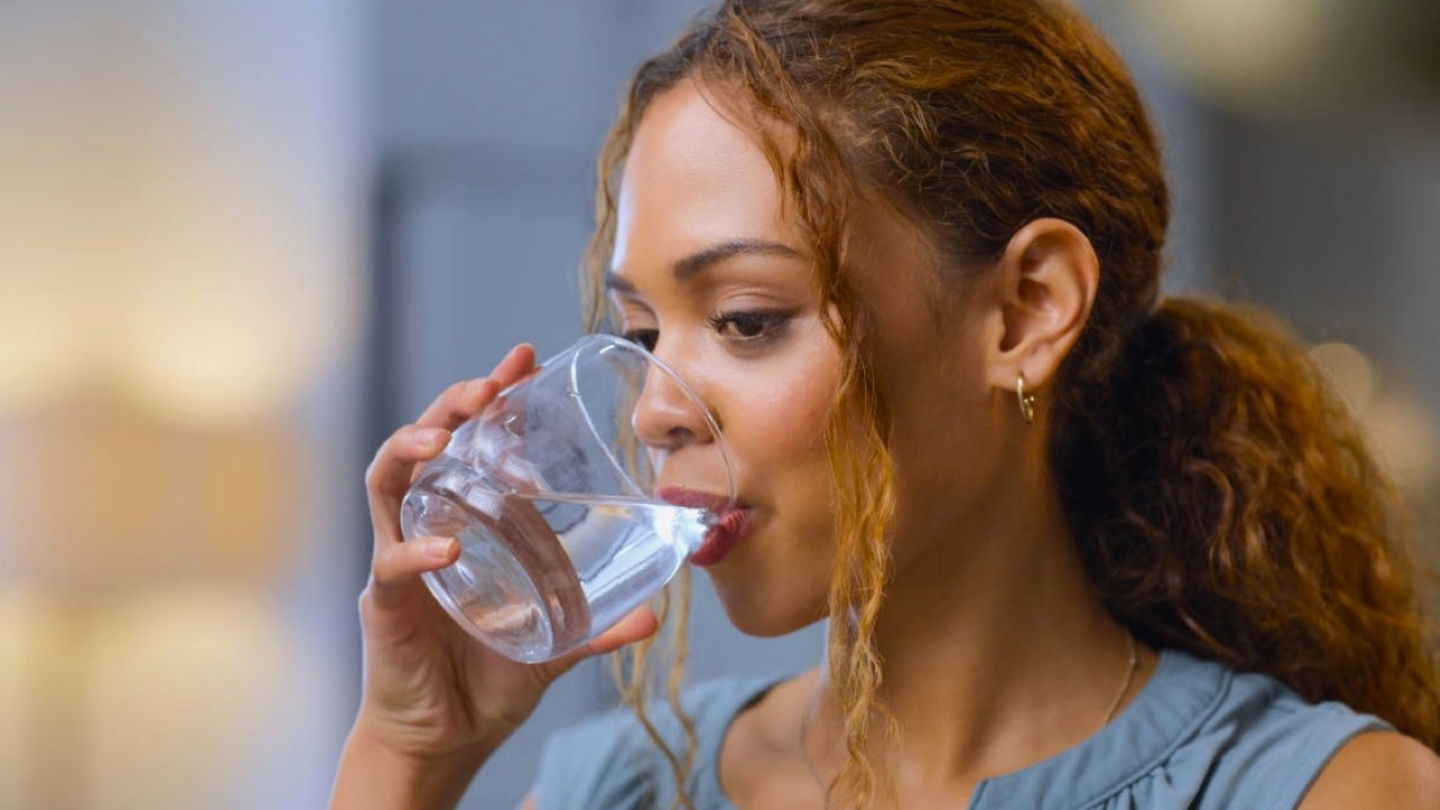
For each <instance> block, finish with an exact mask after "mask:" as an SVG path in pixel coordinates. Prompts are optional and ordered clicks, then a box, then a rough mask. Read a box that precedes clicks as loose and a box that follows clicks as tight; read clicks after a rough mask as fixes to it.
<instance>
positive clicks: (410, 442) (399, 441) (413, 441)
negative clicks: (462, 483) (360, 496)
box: [365, 425, 450, 548]
mask: <svg viewBox="0 0 1440 810" xmlns="http://www.w3.org/2000/svg"><path fill="white" fill-rule="evenodd" d="M449 441H450V432H449V431H448V430H445V429H443V428H422V427H420V426H418V425H405V426H404V427H401V428H400V429H399V430H397V431H395V432H394V433H392V434H390V437H389V438H388V439H386V440H385V441H384V442H382V443H381V445H380V449H379V450H377V451H375V458H374V459H373V460H372V461H371V462H370V466H369V468H368V469H366V471H365V493H366V500H367V501H368V502H369V505H370V522H371V523H372V524H373V525H374V530H375V541H376V546H377V548H378V547H379V546H380V545H381V544H383V543H384V542H385V541H387V540H391V541H394V542H399V540H400V538H399V536H398V529H399V513H400V499H401V498H403V497H404V496H405V493H406V491H408V490H409V488H410V473H411V471H412V470H414V469H415V467H416V465H418V464H420V463H421V462H424V461H429V460H430V459H432V458H434V457H435V456H437V455H439V454H440V452H441V451H443V450H444V449H445V444H446V443H447V442H449Z"/></svg>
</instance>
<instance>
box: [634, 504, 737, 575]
mask: <svg viewBox="0 0 1440 810" xmlns="http://www.w3.org/2000/svg"><path fill="white" fill-rule="evenodd" d="M656 494H657V495H658V496H659V498H660V500H662V501H665V502H666V503H671V504H674V505H676V506H685V507H690V508H693V509H704V510H706V511H708V512H710V513H711V514H712V515H714V516H715V517H716V520H715V522H713V523H711V524H710V528H709V529H708V530H707V531H706V532H705V539H704V541H702V542H701V544H700V547H699V548H697V549H696V550H695V551H694V552H692V553H691V554H690V558H689V562H690V563H691V564H692V565H698V566H701V567H705V566H710V565H715V564H716V563H718V562H720V561H721V560H723V559H725V557H726V556H727V555H729V553H730V550H731V549H733V548H734V547H735V545H736V544H737V543H739V542H740V539H741V538H742V537H744V536H745V530H746V529H747V528H748V527H749V524H750V511H751V510H750V507H749V506H747V505H746V504H745V503H743V502H740V501H735V502H732V501H731V500H730V499H729V498H727V497H725V496H724V495H717V494H714V493H710V492H702V491H700V490H695V489H687V488H685V487H673V486H671V487H661V488H660V489H659V491H658V492H657V493H656Z"/></svg>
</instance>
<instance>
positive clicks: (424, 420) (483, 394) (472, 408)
mask: <svg viewBox="0 0 1440 810" xmlns="http://www.w3.org/2000/svg"><path fill="white" fill-rule="evenodd" d="M534 363H535V347H533V346H531V345H530V344H529V343H521V344H519V345H518V346H515V347H514V348H512V349H511V350H510V351H509V353H508V354H506V355H505V357H503V358H501V360H500V362H499V363H497V364H496V365H495V368H494V369H493V370H492V371H491V372H490V374H489V375H488V376H485V377H477V378H476V379H473V380H466V381H464V382H459V383H456V384H454V385H452V386H450V387H449V388H447V389H445V391H444V392H442V393H441V394H440V396H438V397H436V398H435V401H434V402H432V403H430V407H428V408H426V409H425V412H424V413H422V414H420V418H419V419H417V420H415V423H416V424H418V425H424V426H426V427H443V428H445V429H446V430H454V429H455V428H457V427H459V426H460V425H462V424H464V423H465V421H466V420H468V419H470V418H471V417H473V416H475V414H477V413H479V412H480V411H481V410H483V409H484V408H485V406H486V405H489V404H490V401H491V400H493V399H494V398H495V394H496V393H498V392H499V391H500V390H501V389H503V388H505V387H507V386H509V385H512V384H514V383H515V382H517V381H518V380H520V379H521V377H523V376H524V375H525V373H526V372H528V371H530V370H531V368H532V366H533V365H534Z"/></svg>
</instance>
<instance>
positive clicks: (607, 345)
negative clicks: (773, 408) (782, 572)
mask: <svg viewBox="0 0 1440 810" xmlns="http://www.w3.org/2000/svg"><path fill="white" fill-rule="evenodd" d="M735 497H736V495H735V473H734V467H733V464H732V462H731V458H730V452H729V450H728V448H727V447H726V445H725V441H724V438H723V437H722V436H721V433H720V428H719V426H718V425H717V424H716V423H715V420H714V418H713V416H712V415H711V413H710V411H709V408H707V407H706V406H705V404H704V402H703V401H702V400H701V399H700V398H699V397H698V396H697V395H696V394H695V392H694V391H693V390H692V389H691V388H690V386H689V385H687V384H686V383H685V381H684V380H683V379H681V378H680V376H679V374H677V373H676V372H675V371H674V370H673V369H672V368H670V367H669V366H667V365H666V364H664V363H663V362H661V361H660V359H659V358H657V357H655V355H653V354H651V353H650V352H649V351H646V350H645V348H644V347H642V346H640V345H638V344H636V343H634V342H631V341H629V340H625V339H622V338H618V337H614V336H611V335H600V334H594V335H586V336H585V337H582V338H581V339H580V340H578V341H577V342H576V343H574V344H573V345H571V346H570V347H569V348H568V349H566V350H564V351H562V352H560V353H559V354H557V355H555V356H554V357H551V358H550V359H548V360H546V361H545V362H544V363H543V364H541V366H540V368H539V370H538V371H536V372H534V373H532V374H531V375H530V376H528V377H526V378H525V379H523V380H520V381H519V382H517V383H515V384H514V385H511V386H510V387H509V388H507V389H505V390H503V391H501V392H500V393H499V394H498V395H497V396H496V398H495V400H494V401H492V402H491V403H490V404H489V405H488V406H487V407H486V408H485V410H484V411H482V412H481V413H480V414H479V415H478V416H476V417H475V418H473V419H471V420H470V421H468V422H466V423H465V424H464V425H462V426H460V427H459V428H457V429H456V430H455V431H454V433H453V434H452V437H451V440H450V443H449V445H448V446H447V447H446V448H445V451H444V452H443V453H442V454H441V455H439V456H437V457H436V458H434V459H432V460H431V461H430V462H428V463H427V464H426V465H425V466H424V467H423V468H421V470H420V473H419V474H418V476H417V477H416V479H415V482H414V484H412V485H411V488H410V490H409V492H408V493H407V494H406V496H405V499H404V501H403V503H402V507H401V516H400V526H401V530H402V533H403V535H404V537H405V539H406V540H410V539H412V538H414V537H420V536H436V535H438V536H447V537H449V536H453V537H456V538H458V539H459V542H460V557H459V559H458V560H457V561H456V562H455V563H454V564H453V565H450V566H448V567H446V568H444V569H440V570H438V571H430V572H427V573H425V574H424V575H423V578H424V580H425V584H426V585H427V586H428V587H429V589H430V592H431V594H433V595H434V597H435V598H436V600H438V601H439V602H440V604H441V605H442V606H443V607H444V608H445V610H446V611H447V612H448V613H449V614H450V615H451V617H453V618H454V619H455V621H457V622H459V623H460V625H461V626H462V627H464V628H465V630H467V631H468V632H469V633H470V634H471V635H473V636H475V637H476V638H478V639H479V640H480V641H482V642H483V643H485V644H486V645H488V646H489V647H490V648H492V649H494V650H495V651H496V652H499V653H500V654H502V655H504V656H506V657H507V658H510V659H512V660H515V661H520V662H527V663H534V662H538V661H546V660H549V659H552V658H556V657H558V656H561V655H564V654H565V653H566V652H569V651H570V650H573V649H575V648H576V647H579V646H581V645H582V644H584V643H586V642H587V641H589V640H590V639H592V638H594V637H595V636H597V635H599V634H600V633H602V632H604V631H605V630H606V629H608V628H609V627H610V626H612V625H613V624H615V623H616V622H617V621H619V620H620V619H621V618H623V617H624V616H625V615H626V614H627V613H629V612H630V611H631V610H633V609H634V608H636V607H638V606H639V605H641V604H643V603H644V602H645V601H646V600H648V599H650V598H651V597H652V596H654V595H655V594H656V593H658V592H659V591H660V589H661V588H662V587H663V586H664V585H665V583H667V582H668V581H669V580H670V579H671V577H673V576H674V575H675V573H676V572H677V571H678V570H679V569H680V566H681V565H683V564H684V563H685V560H686V558H687V557H689V556H690V554H692V553H693V552H695V551H696V550H697V549H699V548H700V547H701V546H702V544H703V543H704V542H705V540H706V539H707V535H710V534H713V533H714V532H715V531H717V528H716V527H717V525H718V524H721V523H722V520H723V517H724V514H725V513H726V511H727V510H728V509H729V508H731V507H733V506H734V504H735Z"/></svg>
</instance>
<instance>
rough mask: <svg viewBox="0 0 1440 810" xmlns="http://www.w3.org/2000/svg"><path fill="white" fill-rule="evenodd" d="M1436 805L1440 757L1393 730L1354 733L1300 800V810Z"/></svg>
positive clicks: (1409, 809) (1426, 808)
mask: <svg viewBox="0 0 1440 810" xmlns="http://www.w3.org/2000/svg"><path fill="white" fill-rule="evenodd" d="M1353 807H1384V808H1388V810H1434V808H1436V807H1440V757H1437V756H1436V755H1435V752H1434V751H1431V750H1430V749H1429V748H1426V747H1425V746H1424V744H1422V743H1421V742H1420V741H1419V740H1416V739H1414V738H1413V737H1406V736H1405V735H1403V734H1395V733H1393V732H1383V731H1371V732H1366V733H1364V734H1357V735H1356V736H1355V737H1353V738H1352V739H1351V740H1350V741H1349V742H1347V743H1345V745H1343V746H1341V747H1340V750H1339V751H1337V752H1336V754H1335V756H1334V758H1332V759H1331V760H1330V763H1329V764H1328V765H1326V766H1325V769H1324V770H1322V771H1321V772H1320V776H1319V777H1317V778H1316V779H1315V784H1313V785H1311V786H1310V790H1309V791H1308V792H1307V793H1306V794H1305V797H1304V799H1303V800H1302V801H1301V802H1300V810H1338V808H1353Z"/></svg>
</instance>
